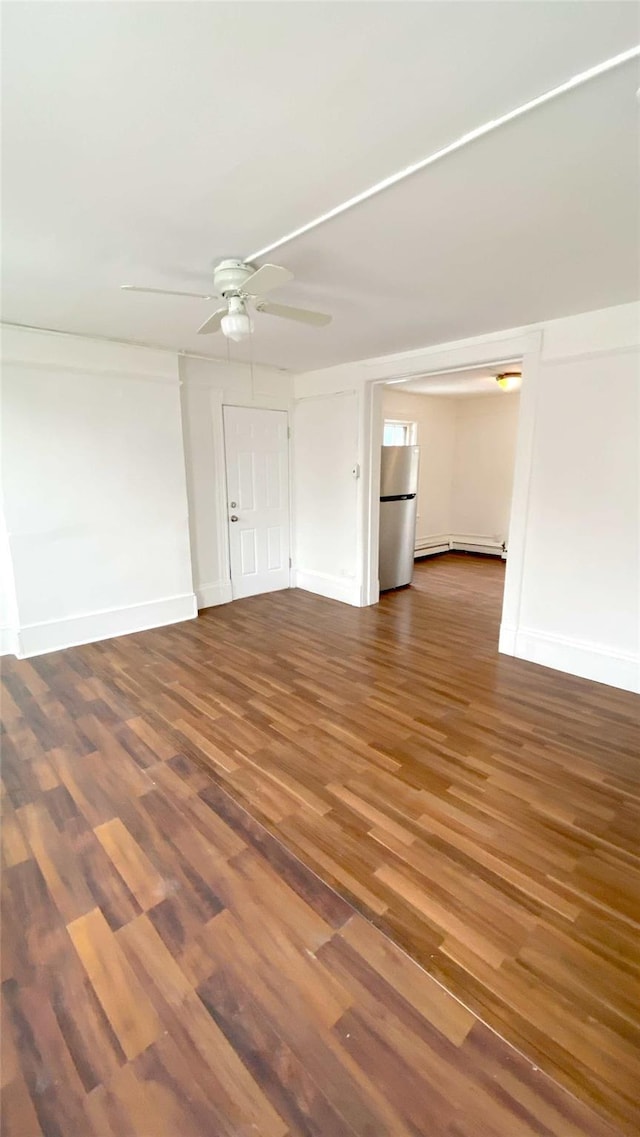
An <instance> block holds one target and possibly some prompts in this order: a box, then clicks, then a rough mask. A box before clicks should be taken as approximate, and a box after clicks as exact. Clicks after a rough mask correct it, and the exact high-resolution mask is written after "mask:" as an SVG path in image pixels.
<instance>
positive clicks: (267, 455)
mask: <svg viewBox="0 0 640 1137" xmlns="http://www.w3.org/2000/svg"><path fill="white" fill-rule="evenodd" d="M287 425H288V418H287V413H286V411H266V410H254V409H253V408H251V407H224V437H225V454H226V468H227V494H228V506H229V510H228V519H229V520H228V525H229V554H230V560H231V587H232V594H233V599H234V600H237V599H238V598H239V597H241V596H255V595H256V594H257V593H260V592H274V591H276V590H277V589H280V588H288V587H289V451H288V442H287ZM232 503H235V504H233V505H232ZM232 517H236V518H237V521H232V520H231V518H232Z"/></svg>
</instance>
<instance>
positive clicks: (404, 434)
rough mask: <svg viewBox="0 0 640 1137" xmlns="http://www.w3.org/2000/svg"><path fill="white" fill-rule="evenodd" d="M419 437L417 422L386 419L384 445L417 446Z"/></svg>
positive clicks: (383, 436)
mask: <svg viewBox="0 0 640 1137" xmlns="http://www.w3.org/2000/svg"><path fill="white" fill-rule="evenodd" d="M417 439H418V424H417V422H399V421H398V420H397V419H389V418H387V419H385V420H384V432H383V435H382V445H383V446H415V444H416V442H417Z"/></svg>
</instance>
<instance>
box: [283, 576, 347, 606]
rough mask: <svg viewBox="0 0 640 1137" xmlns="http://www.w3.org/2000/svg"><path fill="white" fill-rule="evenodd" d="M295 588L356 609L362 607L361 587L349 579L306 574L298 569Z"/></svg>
mask: <svg viewBox="0 0 640 1137" xmlns="http://www.w3.org/2000/svg"><path fill="white" fill-rule="evenodd" d="M295 587H296V588H301V589H302V590H303V591H304V592H314V593H315V594H316V596H326V597H327V599H328V600H339V601H340V602H341V603H342V604H351V605H352V606H353V607H355V608H360V607H361V606H362V592H361V589H360V585H359V584H357V582H356V581H355V580H353V579H351V580H350V579H349V578H348V577H347V578H345V577H341V576H330V575H329V574H328V573H323V572H304V571H303V570H302V569H297V570H296V573H295Z"/></svg>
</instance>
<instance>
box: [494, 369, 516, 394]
mask: <svg viewBox="0 0 640 1137" xmlns="http://www.w3.org/2000/svg"><path fill="white" fill-rule="evenodd" d="M496 383H497V384H498V386H499V388H500V390H501V391H517V390H518V389H519V387H520V384H521V383H522V372H521V371H503V372H501V374H500V375H496Z"/></svg>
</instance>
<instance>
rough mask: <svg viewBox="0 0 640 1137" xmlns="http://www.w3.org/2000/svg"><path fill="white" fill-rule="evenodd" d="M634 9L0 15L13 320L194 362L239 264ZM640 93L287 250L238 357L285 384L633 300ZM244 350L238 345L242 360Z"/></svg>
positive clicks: (376, 203)
mask: <svg viewBox="0 0 640 1137" xmlns="http://www.w3.org/2000/svg"><path fill="white" fill-rule="evenodd" d="M638 11H639V10H638V8H637V6H636V5H635V4H632V3H627V2H624V0H622V2H617V0H610V2H608V3H600V2H598V0H596V2H590V0H582V2H580V3H574V2H572V0H568V2H565V0H533V2H529V0H520V2H518V3H513V2H512V3H508V4H507V3H500V2H498V3H493V2H489V0H487V2H485V0H472V2H470V3H467V2H457V3H450V2H445V3H439V2H433V3H410V2H403V0H391V2H384V0H382V2H378V3H359V2H356V3H350V2H347V0H344V2H341V3H326V2H323V3H315V2H310V3H298V4H295V3H286V2H285V3H278V2H270V3H260V2H258V3H252V2H243V3H238V2H237V0H233V2H231V3H198V2H186V3H163V4H155V3H148V4H145V3H136V4H129V3H98V4H96V3H93V4H91V3H75V2H70V3H57V2H52V3H37V2H23V3H15V2H14V3H5V4H4V5H3V24H4V36H3V39H4V43H3V52H4V67H3V86H4V98H3V119H4V129H3V151H4V178H3V181H4V186H3V231H4V253H3V272H4V304H3V318H4V319H5V320H6V321H9V322H17V323H24V324H31V325H36V326H41V327H49V328H59V329H62V330H66V331H74V332H79V333H84V334H87V335H100V336H109V337H113V338H119V339H128V340H135V341H141V342H149V343H155V344H161V345H166V346H167V347H173V348H176V349H185V350H191V351H197V352H200V353H208V354H211V355H216V356H224V355H225V354H226V348H227V344H226V342H225V341H224V340H222V338H221V337H211V338H206V337H199V336H197V335H195V329H196V328H197V327H198V325H199V324H200V323H201V322H202V321H203V320H204V318H205V317H206V316H207V315H208V313H209V311H210V310H211V304H208V303H206V302H202V301H197V300H187V299H179V298H177V297H174V298H171V297H166V298H165V297H159V296H142V295H137V294H127V293H122V292H120V291H119V289H118V286H119V284H120V283H122V282H135V283H139V284H146V285H151V286H155V287H166V288H178V289H194V290H196V291H206V290H207V289H208V288H210V287H211V275H210V272H211V266H212V264H213V263H214V262H215V261H216V260H217V259H219V258H220V257H222V256H224V255H225V254H226V255H229V254H241V255H247V254H248V253H250V252H251V250H252V249H256V248H260V247H263V246H264V245H266V244H268V243H269V242H270V241H272V240H276V239H277V238H278V237H280V236H282V235H284V234H285V233H287V232H289V231H290V230H291V229H293V228H295V227H296V226H298V225H302V224H304V223H305V222H307V221H308V220H310V219H311V218H313V217H315V216H316V215H317V214H319V213H322V212H324V211H325V210H327V209H330V208H332V207H334V206H335V205H337V204H339V203H340V202H341V201H342V200H344V199H345V198H348V197H350V196H351V195H353V194H356V193H358V192H360V191H362V190H364V189H366V188H367V187H368V186H369V185H370V184H372V183H373V182H375V181H377V180H378V179H380V178H383V177H385V176H387V175H389V174H392V173H393V172H394V171H396V170H397V169H399V168H401V167H403V166H406V165H407V164H409V163H411V162H414V161H417V160H419V159H420V158H422V157H424V156H426V155H427V154H429V153H431V152H432V151H434V150H435V149H438V148H439V147H441V146H443V145H446V144H447V143H449V142H451V141H452V140H453V139H455V138H457V137H458V136H459V135H460V134H462V133H464V132H466V131H468V130H471V129H473V128H474V127H476V126H478V125H479V124H481V123H483V122H485V121H486V120H488V119H490V118H494V117H496V116H498V115H500V114H503V113H505V112H507V111H509V110H510V109H512V108H514V107H516V106H517V105H519V104H521V103H523V102H525V101H527V100H529V99H531V98H533V97H535V96H537V95H539V94H541V93H543V92H544V91H546V90H548V89H550V88H552V87H554V86H556V85H558V84H559V83H562V82H563V81H565V80H566V79H568V78H570V77H571V76H572V75H574V74H576V73H578V72H580V71H582V70H584V69H586V68H588V67H591V66H593V65H595V64H597V63H599V62H600V61H602V60H605V59H607V58H609V57H611V56H613V55H615V54H617V53H618V52H620V51H624V50H626V49H628V48H630V47H632V46H633V45H634V44H635V43H636V42H637V41H638V40H640V32H639V30H638ZM637 86H638V76H637V69H636V67H635V65H634V64H633V63H631V64H625V65H624V66H622V67H621V68H619V69H617V70H616V71H614V72H611V73H609V74H607V75H605V76H602V77H600V78H598V79H596V80H594V81H592V82H590V83H589V84H587V85H585V86H583V87H580V88H578V89H576V90H575V91H572V92H570V93H568V94H565V95H563V96H561V97H560V98H559V99H557V100H555V101H553V102H552V103H549V104H547V105H545V106H543V107H541V108H538V109H536V110H534V111H532V112H531V113H529V114H527V115H526V116H524V117H522V118H520V119H518V120H516V121H515V122H512V123H510V124H509V125H507V126H505V127H502V128H500V129H499V130H497V131H495V132H494V133H492V134H490V135H488V136H486V137H485V138H483V139H480V140H479V141H476V142H474V143H472V144H471V145H469V146H467V147H465V148H464V149H463V150H461V151H458V152H457V153H456V154H453V155H451V156H449V157H447V158H445V159H443V160H442V162H439V163H438V164H436V165H434V166H432V167H429V168H428V169H426V170H425V171H423V172H422V173H420V174H417V175H415V176H414V177H412V178H410V179H408V180H407V181H405V182H402V183H400V184H399V185H397V186H395V187H394V188H392V189H390V190H388V191H386V192H384V193H383V194H381V195H379V196H377V197H375V198H373V199H371V200H369V201H368V202H366V203H365V204H363V205H360V206H357V207H356V208H355V209H354V210H352V211H350V212H348V213H346V214H343V215H342V216H341V217H339V218H337V219H335V220H333V221H330V222H328V223H327V224H325V225H323V226H321V227H320V228H318V229H316V230H314V231H312V232H310V233H308V234H306V235H304V236H303V237H301V238H298V239H297V240H295V241H292V242H291V243H289V244H287V245H285V246H284V247H283V248H281V249H279V250H278V251H277V253H276V254H274V256H273V259H274V260H276V261H277V262H279V263H282V264H285V265H287V266H288V267H290V268H291V269H292V270H293V271H294V272H295V274H296V278H297V279H296V281H295V282H294V283H293V284H291V285H289V286H287V287H286V288H283V289H282V290H280V291H279V292H278V293H277V297H276V296H274V299H275V298H277V299H278V300H282V301H283V302H285V303H287V302H288V303H294V304H295V303H297V304H301V305H307V306H310V307H317V308H319V309H321V310H325V311H328V312H330V313H332V314H333V317H334V319H333V323H332V324H331V325H330V326H329V327H328V328H327V329H323V330H317V329H311V328H306V327H300V326H296V325H293V324H289V323H285V322H283V321H281V320H275V319H269V318H268V317H266V316H257V317H256V332H255V336H254V345H253V352H254V357H255V358H256V359H257V360H260V361H262V362H265V363H271V364H274V365H276V366H280V367H290V368H293V369H297V370H300V369H307V368H315V367H321V366H325V365H330V364H332V363H337V362H340V361H344V360H349V359H355V358H360V357H366V356H372V355H378V354H383V353H386V352H391V351H398V350H404V349H410V348H414V347H418V346H421V345H427V344H430V343H437V342H442V341H445V340H451V339H456V338H459V337H462V336H466V335H473V334H476V333H481V332H485V331H490V330H495V329H498V328H503V327H509V326H513V325H517V324H522V323H530V322H535V321H537V320H540V319H546V318H552V317H556V316H562V315H568V314H571V313H573V312H578V311H587V310H589V309H591V308H599V307H606V306H608V305H612V304H617V303H622V302H625V301H628V300H630V299H633V298H634V297H635V296H636V295H637V294H638V257H637V251H638V232H637V226H638V211H637V194H638V189H639V186H638V163H637V110H638V107H637V101H636V97H635V92H636V87H637ZM248 350H249V349H248V347H247V345H240V346H236V345H231V352H232V357H234V358H246V357H247V353H248Z"/></svg>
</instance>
